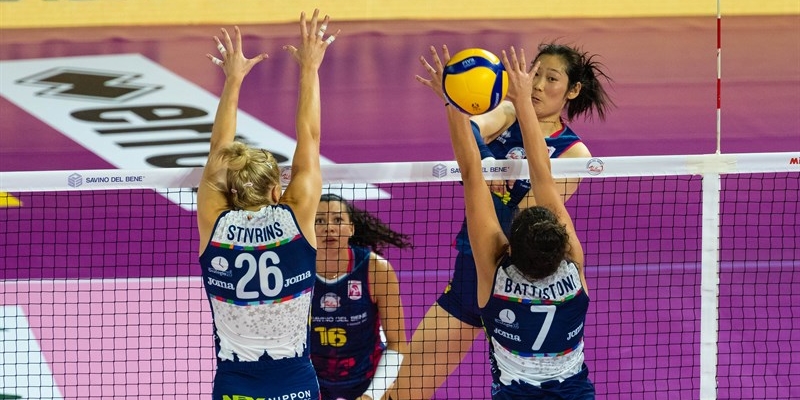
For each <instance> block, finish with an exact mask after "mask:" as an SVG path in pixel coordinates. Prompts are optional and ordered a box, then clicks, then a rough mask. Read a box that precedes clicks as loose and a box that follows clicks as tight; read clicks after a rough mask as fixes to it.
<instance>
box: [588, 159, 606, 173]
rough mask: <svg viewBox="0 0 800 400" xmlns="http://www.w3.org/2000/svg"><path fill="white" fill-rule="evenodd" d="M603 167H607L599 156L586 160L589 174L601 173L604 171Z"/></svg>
mask: <svg viewBox="0 0 800 400" xmlns="http://www.w3.org/2000/svg"><path fill="white" fill-rule="evenodd" d="M603 169H605V166H604V164H603V160H601V159H599V158H591V159H589V161H588V162H586V172H588V173H589V175H600V174H602V173H603Z"/></svg>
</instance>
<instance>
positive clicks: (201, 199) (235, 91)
mask: <svg viewBox="0 0 800 400" xmlns="http://www.w3.org/2000/svg"><path fill="white" fill-rule="evenodd" d="M234 32H235V38H236V42H235V43H234V42H233V41H232V40H231V37H230V35H229V34H228V31H227V30H225V28H222V40H220V39H219V37H217V36H214V41H215V42H216V44H217V50H218V51H219V56H220V58H217V57H215V56H212V55H211V54H210V53H207V54H206V57H208V59H209V60H211V62H213V63H214V64H216V65H218V66H219V67H220V68H221V69H222V71H223V72H224V73H225V85H224V86H223V88H222V94H221V95H220V98H219V105H218V106H217V113H216V116H215V117H214V126H213V127H212V129H211V140H210V145H211V146H210V148H209V152H208V160H207V161H206V165H205V168H204V169H203V176H202V178H201V179H200V186H199V187H198V190H197V220H198V230H199V233H200V251H201V252H202V250H203V249H204V248H205V245H206V244H207V243H208V239H209V238H210V237H211V230H212V229H214V223H215V222H216V219H217V217H218V216H219V214H220V213H221V212H222V211H224V210H226V209H227V208H228V204H227V201H226V200H225V196H224V195H223V193H222V192H220V191H219V190H218V188H219V187H220V185H221V186H222V187H224V185H225V176H224V171H225V165H223V164H222V163H221V162H220V159H219V157H218V155H217V154H218V152H219V150H220V149H223V148H225V147H226V146H228V145H229V144H231V143H232V142H233V138H234V137H235V136H236V114H237V110H238V108H239V92H240V90H241V87H242V82H243V81H244V78H245V76H247V74H248V73H249V72H250V70H251V69H252V68H253V66H254V65H256V64H258V63H259V62H261V61H262V60H264V59H265V58H267V57H268V56H267V54H266V53H261V54H258V55H257V56H255V57H253V58H249V59H248V58H247V57H245V56H244V53H242V33H241V31H240V30H239V27H238V26H237V27H234Z"/></svg>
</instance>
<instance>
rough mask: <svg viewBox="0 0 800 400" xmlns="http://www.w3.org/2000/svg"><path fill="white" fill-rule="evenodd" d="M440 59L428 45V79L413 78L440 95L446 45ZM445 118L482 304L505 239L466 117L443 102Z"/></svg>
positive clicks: (503, 249)
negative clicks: (461, 188) (458, 177)
mask: <svg viewBox="0 0 800 400" xmlns="http://www.w3.org/2000/svg"><path fill="white" fill-rule="evenodd" d="M442 53H443V57H444V60H441V59H440V58H439V54H438V52H437V51H436V48H434V47H431V59H432V61H433V65H431V64H430V63H428V61H426V60H425V58H424V57H420V62H421V63H422V65H423V67H425V69H426V70H427V71H428V75H429V76H430V79H425V78H423V77H421V76H417V77H416V79H417V81H419V82H420V83H422V84H423V85H425V86H427V87H429V88H430V89H431V90H433V91H434V93H436V94H437V95H438V96H439V98H440V99H442V100H444V98H445V97H444V94H443V93H442V70H443V61H444V63H446V62H447V61H448V60H449V59H450V53H449V51H448V49H447V46H442ZM445 108H446V109H447V121H448V125H449V128H450V141H451V142H452V145H453V152H454V153H455V156H456V161H457V162H458V167H459V169H460V171H461V179H462V181H463V182H464V202H465V206H466V216H467V232H468V235H469V242H470V246H471V247H472V253H473V256H474V258H475V265H476V266H477V269H478V304H479V305H480V306H483V305H484V304H485V303H486V301H487V300H488V298H489V293H490V290H489V287H490V286H491V282H492V280H493V279H494V271H495V268H496V266H497V262H498V261H499V259H500V257H501V256H502V255H503V253H504V252H505V251H506V248H507V246H508V239H507V238H506V236H505V234H503V230H502V228H501V227H500V223H499V222H498V220H497V215H496V214H495V210H494V203H493V202H492V197H491V196H492V195H491V193H490V192H489V187H488V186H487V185H486V181H485V180H484V177H483V167H482V166H481V158H480V153H479V151H478V146H477V145H476V143H475V138H474V136H473V134H472V127H471V126H470V122H469V118H468V116H467V115H466V114H464V113H462V112H460V111H458V109H456V108H455V107H453V106H446V107H445Z"/></svg>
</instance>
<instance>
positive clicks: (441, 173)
mask: <svg viewBox="0 0 800 400" xmlns="http://www.w3.org/2000/svg"><path fill="white" fill-rule="evenodd" d="M431 175H433V177H434V178H444V177H445V176H447V166H446V165H444V164H441V163H439V164H436V165H434V166H433V170H432V171H431Z"/></svg>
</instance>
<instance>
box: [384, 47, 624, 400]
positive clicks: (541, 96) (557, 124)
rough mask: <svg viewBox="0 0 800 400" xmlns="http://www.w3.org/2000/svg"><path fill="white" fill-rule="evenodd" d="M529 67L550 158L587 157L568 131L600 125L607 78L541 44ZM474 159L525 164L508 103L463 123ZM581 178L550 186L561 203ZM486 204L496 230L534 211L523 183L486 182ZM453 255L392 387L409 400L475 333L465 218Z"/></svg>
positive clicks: (460, 355) (458, 356)
mask: <svg viewBox="0 0 800 400" xmlns="http://www.w3.org/2000/svg"><path fill="white" fill-rule="evenodd" d="M538 51H539V52H538V54H537V55H536V59H535V60H534V61H538V62H540V63H541V67H540V68H539V71H538V73H537V76H536V78H535V79H534V80H533V82H532V85H533V88H532V91H531V97H530V100H529V101H530V102H531V103H533V106H534V108H535V110H536V115H537V117H538V118H539V121H538V123H539V126H540V128H541V133H542V137H543V139H544V141H545V145H546V146H547V148H548V153H549V155H550V158H586V157H590V156H591V153H590V152H589V149H588V148H587V147H586V146H585V145H584V143H583V142H582V140H581V138H580V137H579V136H578V135H577V134H576V133H575V132H574V131H573V130H572V129H571V128H570V126H569V121H572V120H574V119H575V118H577V117H583V118H585V119H590V118H592V117H594V116H597V117H599V119H600V120H603V119H605V115H606V112H607V110H608V109H609V108H610V107H612V106H613V102H612V101H611V99H610V98H609V96H608V95H607V93H606V91H605V88H604V86H603V84H602V80H606V81H608V82H610V81H611V79H610V78H609V77H608V76H607V75H606V74H605V72H604V71H603V68H602V67H603V65H602V64H601V63H600V62H599V61H598V60H597V55H595V54H590V53H588V52H585V51H583V50H581V49H580V48H578V47H575V46H571V45H566V44H560V43H555V42H548V43H542V44H540V45H539V47H538ZM470 124H471V126H472V131H473V134H474V135H475V138H476V142H477V143H478V146H479V149H480V153H481V158H484V159H487V158H494V159H498V160H499V159H520V158H525V157H526V152H525V149H524V146H523V142H522V132H521V128H520V121H519V118H518V117H517V110H516V109H515V106H514V104H512V102H510V101H504V102H502V103H501V104H500V105H499V106H498V107H497V108H495V109H494V110H491V111H489V112H488V113H485V114H481V115H475V116H473V117H471V118H470ZM579 183H580V179H563V180H558V181H557V182H556V184H557V186H558V188H559V192H560V194H561V196H562V198H563V201H564V202H566V201H567V200H568V199H569V198H570V196H572V194H573V193H574V192H575V191H576V190H577V188H578V185H579ZM490 187H491V189H492V201H493V203H494V207H495V212H496V214H497V218H498V220H499V221H500V226H501V227H502V228H503V231H504V232H505V233H506V234H508V232H509V229H510V226H511V221H512V219H513V218H514V217H515V216H516V215H517V213H518V212H519V210H520V209H524V208H526V207H530V206H533V205H535V204H536V199H535V197H534V196H533V193H532V191H530V190H529V189H530V181H529V180H527V179H525V180H523V179H519V180H516V181H509V182H506V181H492V182H490ZM455 250H456V251H457V255H456V259H455V263H454V265H453V275H452V278H451V279H450V282H449V284H448V285H447V288H446V289H445V291H444V293H442V295H441V296H439V298H438V299H437V301H436V303H435V304H434V305H433V306H432V307H430V309H428V311H427V313H426V314H425V318H423V320H422V322H420V324H419V325H418V326H417V327H416V329H415V331H414V335H413V337H412V339H411V343H410V346H409V354H408V356H407V357H405V360H404V365H403V367H402V368H401V370H400V375H399V377H398V380H397V384H396V386H397V388H398V389H401V390H402V389H406V391H408V393H409V396H410V397H408V399H409V400H427V399H430V398H431V397H432V396H433V395H434V392H435V391H436V389H437V388H438V387H439V386H440V385H441V384H442V383H444V381H445V380H446V379H447V376H448V375H449V374H451V373H452V372H453V371H454V370H455V369H456V367H458V365H459V364H460V363H461V361H462V360H463V359H464V357H465V356H466V354H467V352H469V350H470V348H472V344H473V341H474V340H475V338H476V337H477V336H478V333H480V332H481V331H482V328H483V327H482V322H481V318H480V310H479V308H478V305H477V297H476V294H477V278H476V272H475V261H474V258H473V256H472V248H471V247H470V244H469V235H468V234H467V223H466V219H465V220H464V223H463V224H462V226H461V230H460V231H459V233H458V235H457V236H456V238H455Z"/></svg>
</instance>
